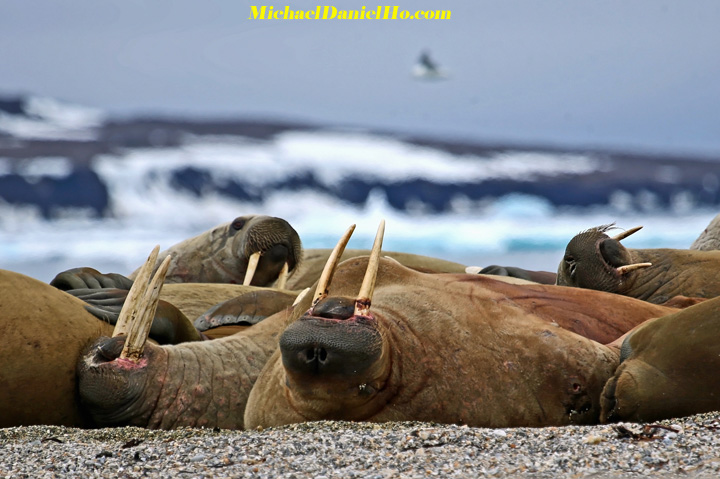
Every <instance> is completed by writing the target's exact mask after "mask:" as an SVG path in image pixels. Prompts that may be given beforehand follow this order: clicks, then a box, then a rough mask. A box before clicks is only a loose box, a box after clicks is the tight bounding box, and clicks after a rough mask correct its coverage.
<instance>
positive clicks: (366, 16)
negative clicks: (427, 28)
mask: <svg viewBox="0 0 720 479" xmlns="http://www.w3.org/2000/svg"><path fill="white" fill-rule="evenodd" d="M450 14H451V12H450V10H406V9H402V8H400V7H399V6H397V5H396V6H387V5H385V6H383V5H379V6H377V7H371V8H366V7H365V6H363V7H362V8H358V9H355V10H347V9H345V10H343V9H339V8H337V7H333V6H332V5H318V6H317V7H315V8H311V9H308V10H301V9H297V10H296V9H293V8H290V6H289V5H286V6H285V7H284V8H283V7H275V6H272V5H262V6H258V5H251V6H250V16H249V17H248V20H450Z"/></svg>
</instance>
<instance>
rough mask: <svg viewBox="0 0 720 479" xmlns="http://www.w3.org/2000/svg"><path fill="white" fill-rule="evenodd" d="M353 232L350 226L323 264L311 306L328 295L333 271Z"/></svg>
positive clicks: (352, 227) (353, 227)
mask: <svg viewBox="0 0 720 479" xmlns="http://www.w3.org/2000/svg"><path fill="white" fill-rule="evenodd" d="M353 231H355V225H350V227H349V228H348V229H347V230H345V233H343V235H342V237H341V238H340V241H338V243H337V244H336V245H335V248H333V250H332V252H331V253H330V256H329V257H328V259H327V262H326V263H325V268H323V271H322V274H321V275H320V279H319V280H318V285H317V288H315V294H314V295H313V300H312V304H313V305H314V304H316V303H317V302H318V301H320V300H321V299H323V298H324V297H325V296H327V295H328V289H329V288H330V282H331V281H332V277H333V275H334V274H335V269H337V265H338V263H339V262H340V257H341V256H342V254H343V252H344V251H345V247H346V246H347V244H348V241H350V237H351V236H352V234H353Z"/></svg>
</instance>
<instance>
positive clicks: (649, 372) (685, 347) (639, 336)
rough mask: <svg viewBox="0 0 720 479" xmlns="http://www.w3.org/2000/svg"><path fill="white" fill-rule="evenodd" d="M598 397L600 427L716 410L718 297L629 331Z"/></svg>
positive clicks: (719, 389) (719, 391) (719, 398)
mask: <svg viewBox="0 0 720 479" xmlns="http://www.w3.org/2000/svg"><path fill="white" fill-rule="evenodd" d="M621 351H622V354H621V357H620V360H621V364H620V366H619V367H618V368H617V370H616V371H615V374H614V375H613V377H612V378H611V379H610V381H608V382H607V384H606V385H605V388H604V390H603V396H602V416H601V419H602V420H603V421H605V422H610V421H638V422H649V421H656V420H659V419H666V418H669V417H679V416H687V415H691V414H698V413H702V412H709V411H717V410H718V409H720V381H718V371H719V370H720V298H714V299H710V300H707V301H705V302H703V303H701V304H697V305H695V306H691V307H689V308H687V309H684V310H682V311H680V312H677V313H674V314H671V315H668V316H663V317H661V318H657V319H652V320H649V321H647V322H645V323H643V324H641V325H640V326H638V327H637V328H635V329H633V330H632V331H631V332H630V333H629V334H628V335H627V337H626V338H625V340H624V342H623V343H622V348H621Z"/></svg>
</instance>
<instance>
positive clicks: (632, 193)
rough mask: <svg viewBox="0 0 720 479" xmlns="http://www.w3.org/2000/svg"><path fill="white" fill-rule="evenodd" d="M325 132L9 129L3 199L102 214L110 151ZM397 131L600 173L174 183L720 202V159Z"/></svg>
mask: <svg viewBox="0 0 720 479" xmlns="http://www.w3.org/2000/svg"><path fill="white" fill-rule="evenodd" d="M25 108H26V101H25V99H23V98H22V97H19V98H4V99H0V110H2V111H4V112H7V113H11V114H15V115H25V116H27V114H26V112H25ZM321 130H322V127H320V126H318V125H311V124H309V123H301V122H291V121H284V122H283V121H263V120H212V119H210V120H174V119H165V118H139V119H127V120H112V121H107V122H106V123H105V124H103V125H102V126H100V127H98V128H97V129H95V130H93V133H94V134H95V138H94V139H93V140H88V141H76V140H27V139H22V138H14V137H12V136H9V135H7V134H6V135H4V136H0V158H2V159H5V160H6V161H8V162H9V164H10V173H9V174H5V175H0V198H1V199H2V200H3V201H5V202H7V203H10V204H18V205H19V204H25V205H36V206H38V207H39V209H40V211H42V213H43V214H44V215H45V216H47V217H53V215H54V214H55V210H56V209H57V208H59V207H63V208H67V207H78V208H84V209H88V210H90V211H92V212H93V214H95V215H97V216H103V215H108V214H110V213H109V203H110V199H109V193H108V191H107V188H106V185H104V184H103V182H102V180H101V179H100V178H99V177H98V175H97V174H96V173H95V172H94V171H93V170H92V162H93V160H94V159H95V158H97V157H98V156H100V155H103V154H119V153H121V152H122V151H124V150H126V149H132V148H162V147H178V146H181V145H182V144H183V143H184V142H185V141H187V138H188V136H189V135H198V136H204V135H219V136H220V135H225V136H238V137H244V138H249V139H252V140H258V141H267V140H271V139H272V138H273V137H274V136H276V135H278V134H280V133H283V132H286V131H321ZM373 133H374V134H378V135H386V136H392V135H387V133H382V132H373ZM394 137H395V138H398V139H399V140H402V141H406V142H409V143H412V144H415V145H418V146H424V147H428V148H435V149H439V150H442V151H446V152H449V153H452V154H453V155H460V156H461V155H472V156H475V157H477V161H485V159H487V158H489V157H492V156H494V155H496V154H498V153H512V152H518V151H525V152H528V151H535V152H544V153H552V154H582V155H585V156H587V157H589V158H591V159H592V160H594V161H596V162H597V163H598V164H599V165H600V167H599V169H598V171H594V172H591V173H581V174H577V173H570V172H568V173H566V174H561V175H555V176H549V175H545V176H543V175H536V176H535V177H534V178H533V179H532V180H524V179H519V178H516V179H515V178H505V179H488V180H484V181H476V182H474V181H464V182H462V181H461V182H457V183H443V182H439V181H436V180H434V179H433V178H420V179H408V180H404V181H394V180H393V181H390V180H383V179H381V178H380V179H377V178H375V177H373V176H358V177H352V178H344V179H343V180H341V181H339V182H338V183H337V184H334V185H325V184H323V183H321V181H320V180H319V179H318V178H317V177H316V176H315V175H314V173H313V172H312V171H309V170H307V171H297V172H296V173H295V174H294V175H292V176H289V177H287V178H283V179H281V180H279V181H277V182H275V183H272V184H269V185H264V186H263V187H259V186H258V185H255V184H253V183H252V182H251V181H243V180H238V179H227V178H221V179H215V178H214V177H213V175H212V174H211V172H210V171H208V170H207V169H204V168H198V167H185V168H182V169H178V170H176V171H173V172H171V185H172V186H173V187H174V188H176V189H178V190H180V191H185V192H187V193H189V194H191V195H193V196H196V197H202V196H204V195H207V194H210V193H217V194H220V195H223V196H227V197H232V198H236V199H239V200H242V201H246V202H251V203H261V202H263V201H264V200H265V199H266V197H267V194H268V193H269V192H277V191H300V190H313V191H320V192H324V193H327V194H329V195H332V196H335V197H336V198H338V199H340V200H342V201H345V202H348V203H351V204H355V205H362V204H364V203H365V202H366V201H367V199H368V196H369V195H370V192H371V191H373V190H379V191H381V192H383V193H384V194H385V195H386V196H387V199H388V202H389V204H390V205H391V206H392V207H393V208H396V209H398V210H407V209H408V208H415V207H417V206H418V205H419V206H420V207H422V208H424V209H425V210H427V211H432V212H444V211H448V210H449V208H450V207H451V203H452V201H453V198H455V197H457V196H458V195H463V196H465V197H467V198H469V199H471V200H484V199H487V200H493V199H496V198H499V197H502V196H504V195H507V194H511V193H523V194H528V195H536V196H538V197H541V198H544V199H546V200H547V201H548V202H550V203H551V204H552V205H555V206H571V207H581V208H582V207H589V206H597V205H608V204H609V203H611V199H612V198H613V195H615V194H616V193H617V192H618V191H622V192H625V193H627V194H628V195H629V202H630V205H629V206H630V207H631V208H635V209H637V210H642V209H643V208H644V205H643V204H641V200H640V198H641V197H642V196H643V194H646V193H650V194H652V195H654V197H655V200H656V201H657V206H658V207H660V208H667V207H668V206H670V205H672V204H673V202H674V201H676V199H677V197H678V195H681V194H682V195H686V196H687V197H689V198H690V199H691V200H692V201H693V202H694V204H696V205H701V206H711V207H717V206H718V205H720V159H714V160H713V159H703V158H698V157H690V156H689V157H681V156H667V155H665V156H663V155H652V154H639V153H622V152H603V151H597V150H587V151H583V150H577V149H567V150H563V149H561V148H552V147H547V146H546V147H531V146H527V145H525V146H523V145H502V144H490V143H472V142H467V141H466V142H463V141H449V140H436V139H428V138H418V137H404V136H394ZM37 157H62V158H67V159H68V160H70V161H71V163H72V165H73V169H72V172H71V173H70V175H69V176H68V177H65V178H54V177H40V178H34V179H27V178H24V177H23V176H21V175H20V174H18V173H17V172H16V169H15V166H16V165H17V164H18V163H19V162H21V161H22V160H23V159H28V158H37Z"/></svg>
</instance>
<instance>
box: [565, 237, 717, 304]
mask: <svg viewBox="0 0 720 479" xmlns="http://www.w3.org/2000/svg"><path fill="white" fill-rule="evenodd" d="M608 229H609V226H602V227H598V228H592V229H589V230H587V231H583V232H582V233H580V234H578V235H576V236H575V237H574V238H573V239H572V240H570V242H569V243H568V245H567V248H566V249H565V256H564V258H563V260H562V261H561V262H560V266H559V267H558V276H557V284H558V285H561V286H574V287H578V288H588V289H595V290H599V291H607V292H609V293H616V294H622V295H625V296H631V297H633V298H638V299H642V300H644V301H649V302H652V303H656V304H661V303H665V302H666V301H668V300H670V299H672V298H673V297H675V296H687V297H691V298H693V297H697V298H714V297H715V296H719V295H720V251H697V250H682V249H664V248H662V249H629V248H625V247H624V246H623V245H622V244H621V243H620V241H617V240H615V239H613V238H610V237H609V236H608V235H607V234H606V233H605V232H606V231H607V230H608ZM637 263H652V266H649V267H645V268H640V269H636V270H633V271H629V272H620V271H619V270H618V268H619V267H621V266H625V265H630V264H637Z"/></svg>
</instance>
